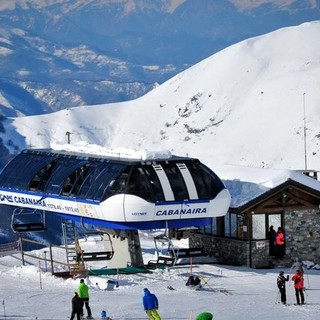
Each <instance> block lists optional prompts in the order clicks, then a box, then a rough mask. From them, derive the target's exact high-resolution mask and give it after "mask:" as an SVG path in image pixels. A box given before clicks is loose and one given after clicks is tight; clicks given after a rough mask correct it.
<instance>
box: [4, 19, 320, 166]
mask: <svg viewBox="0 0 320 320" xmlns="http://www.w3.org/2000/svg"><path fill="white" fill-rule="evenodd" d="M319 32H320V21H317V22H311V23H305V24H302V25H300V26H297V27H290V28H283V29H280V30H277V31H274V32H272V33H269V34H266V35H263V36H259V37H255V38H251V39H248V40H245V41H242V42H240V43H238V44H235V45H233V46H230V47H228V48H226V49H224V50H222V51H220V52H218V53H216V54H214V55H212V56H211V57H209V58H207V59H205V60H203V61H201V62H199V63H198V64H196V65H194V66H192V67H191V68H189V69H187V70H185V71H183V72H181V73H179V74H178V75H176V76H175V77H173V78H171V79H170V80H168V81H166V82H165V83H164V84H162V85H160V86H158V87H157V88H155V89H154V90H152V91H151V92H149V93H147V94H146V95H144V96H142V97H140V98H137V99H135V100H130V101H126V102H119V103H112V104H104V105H96V106H84V107H77V108H70V109H66V110H61V111H59V112H55V113H51V114H47V115H41V116H32V117H17V118H12V119H7V120H5V121H3V126H4V130H5V133H4V134H3V133H2V134H1V135H0V137H1V138H2V139H3V141H9V140H10V141H14V144H13V145H10V146H8V148H10V150H11V152H12V153H14V152H16V151H17V150H21V149H23V148H25V147H37V148H48V147H50V145H52V144H58V145H59V144H60V145H63V144H65V143H66V132H67V131H68V132H71V144H77V143H82V142H83V141H85V142H87V143H90V144H97V145H101V146H105V147H108V148H109V149H113V148H119V147H127V148H131V149H151V150H153V149H157V148H161V149H167V150H170V151H171V152H172V153H174V154H177V155H188V156H192V157H197V158H200V159H201V160H202V161H204V162H205V163H208V164H209V165H210V166H212V167H215V166H217V165H219V164H233V165H242V166H254V167H265V168H285V169H302V168H303V167H304V166H305V163H304V140H303V137H304V135H303V132H304V121H303V120H304V114H303V107H305V109H306V110H307V112H306V119H305V120H306V143H307V156H308V157H307V158H308V159H307V160H308V164H307V167H308V168H312V169H317V170H319V169H320V166H319V164H318V160H317V158H318V155H319V152H320V150H319V148H320V147H319V146H320V141H319V139H320V138H319V137H320V133H319V129H318V125H317V123H319V121H320V119H319V114H318V112H317V105H318V104H319V102H320V94H319V93H318V90H317V83H319V79H320V61H319V59H318V52H320V40H319V39H318V37H317V34H319ZM239 61H241V63H239ZM57 124H58V125H57Z"/></svg>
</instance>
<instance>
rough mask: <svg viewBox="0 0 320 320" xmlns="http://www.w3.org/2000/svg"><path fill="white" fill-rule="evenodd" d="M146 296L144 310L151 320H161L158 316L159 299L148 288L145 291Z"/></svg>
mask: <svg viewBox="0 0 320 320" xmlns="http://www.w3.org/2000/svg"><path fill="white" fill-rule="evenodd" d="M143 291H144V296H143V298H142V303H143V308H144V310H145V312H146V313H147V315H148V318H149V320H161V318H160V316H159V314H158V311H157V310H158V308H159V303H158V299H157V297H156V296H155V295H154V294H153V293H151V292H150V291H149V290H148V289H147V288H144V289H143Z"/></svg>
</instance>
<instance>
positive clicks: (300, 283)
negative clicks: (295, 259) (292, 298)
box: [292, 270, 304, 304]
mask: <svg viewBox="0 0 320 320" xmlns="http://www.w3.org/2000/svg"><path fill="white" fill-rule="evenodd" d="M292 281H293V282H294V290H295V292H296V299H297V304H300V298H301V304H304V294H303V288H304V280H303V274H302V273H301V272H300V271H299V270H297V272H296V273H295V274H294V275H293V276H292Z"/></svg>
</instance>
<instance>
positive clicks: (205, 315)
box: [196, 312, 213, 320]
mask: <svg viewBox="0 0 320 320" xmlns="http://www.w3.org/2000/svg"><path fill="white" fill-rule="evenodd" d="M212 319H213V314H212V313H210V312H202V313H199V314H198V315H197V317H196V320H212Z"/></svg>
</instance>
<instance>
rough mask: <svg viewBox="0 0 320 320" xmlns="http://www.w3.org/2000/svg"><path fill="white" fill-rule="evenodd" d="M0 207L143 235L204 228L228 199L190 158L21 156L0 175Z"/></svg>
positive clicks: (36, 152) (33, 152) (47, 152)
mask: <svg viewBox="0 0 320 320" xmlns="http://www.w3.org/2000/svg"><path fill="white" fill-rule="evenodd" d="M0 204H4V205H10V206H14V207H20V208H29V209H34V210H42V211H45V212H53V213H56V214H59V215H61V216H63V217H65V218H68V219H73V220H75V221H79V222H83V223H87V224H92V225H98V226H101V227H105V228H111V229H126V230H134V229H140V230H143V229H153V228H158V229H160V228H166V227H168V228H181V227H188V226H202V225H207V224H210V223H211V218H213V217H218V216H223V215H225V214H226V212H227V210H228V208H229V205H230V194H229V192H228V190H227V189H226V188H225V186H224V184H223V183H222V181H221V180H220V178H219V177H218V176H217V175H216V174H215V173H214V172H213V171H212V170H210V169H209V168H208V167H206V166H205V165H204V164H202V163H201V162H200V161H199V160H198V159H194V158H188V157H178V156H170V157H168V158H166V159H161V158H159V159H125V158H119V157H110V156H102V155H96V154H85V153H80V152H66V151H57V150H53V149H26V150H23V151H22V152H21V153H20V154H19V155H17V156H16V157H15V158H14V159H13V160H12V161H11V162H9V163H8V164H7V165H6V167H5V168H4V169H3V171H2V172H1V174H0ZM16 227H17V226H16Z"/></svg>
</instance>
